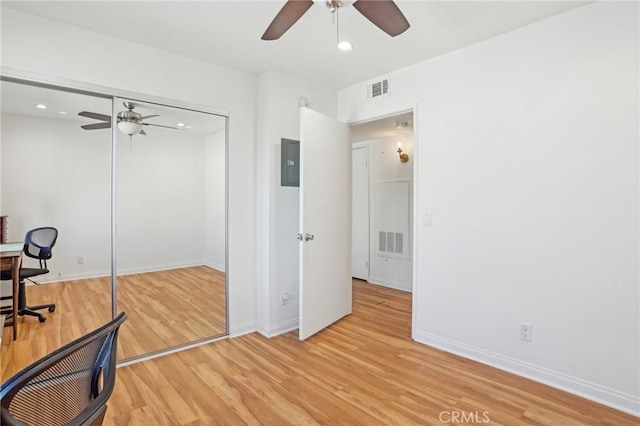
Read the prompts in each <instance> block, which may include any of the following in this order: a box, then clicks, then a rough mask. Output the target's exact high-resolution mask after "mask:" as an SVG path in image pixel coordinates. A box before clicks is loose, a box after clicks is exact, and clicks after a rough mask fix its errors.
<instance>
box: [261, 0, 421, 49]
mask: <svg viewBox="0 0 640 426" xmlns="http://www.w3.org/2000/svg"><path fill="white" fill-rule="evenodd" d="M325 4H326V6H327V7H328V8H329V10H330V11H331V13H335V16H337V12H338V9H340V7H343V4H342V2H341V1H339V0H328V1H327V2H326V3H325ZM311 6H313V1H312V0H288V1H287V2H286V3H285V4H284V6H282V9H280V11H279V12H278V14H277V15H276V17H275V18H273V21H271V24H269V27H267V30H266V31H265V32H264V34H263V35H262V40H277V39H279V38H280V37H282V35H283V34H284V33H286V32H287V31H288V30H289V28H291V27H292V26H293V25H294V24H295V23H296V22H298V20H299V19H300V18H301V17H302V15H304V14H305V13H306V12H307V10H309V9H310V8H311ZM353 7H354V8H355V9H356V10H357V11H358V12H360V13H361V14H362V15H363V16H364V17H365V18H367V19H368V20H369V21H370V22H371V23H372V24H373V25H375V26H376V27H378V28H380V29H381V30H382V31H384V32H385V33H387V34H389V35H390V36H391V37H396V36H398V35H400V34H402V33H403V32H405V31H406V30H408V29H409V27H410V26H411V25H410V24H409V21H407V18H405V16H404V15H403V14H402V11H401V10H400V9H399V8H398V6H397V5H396V4H395V2H393V0H357V1H356V2H354V3H353ZM338 43H340V40H338ZM341 50H342V49H341ZM349 50H350V49H349Z"/></svg>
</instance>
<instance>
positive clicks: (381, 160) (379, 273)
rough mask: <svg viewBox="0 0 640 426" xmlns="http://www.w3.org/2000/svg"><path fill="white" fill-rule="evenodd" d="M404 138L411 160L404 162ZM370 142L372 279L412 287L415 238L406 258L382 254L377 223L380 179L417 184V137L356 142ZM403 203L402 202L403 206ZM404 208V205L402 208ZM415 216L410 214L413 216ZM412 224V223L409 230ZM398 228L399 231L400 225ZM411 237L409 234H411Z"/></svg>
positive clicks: (384, 283) (370, 261) (409, 288)
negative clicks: (398, 150) (412, 249)
mask: <svg viewBox="0 0 640 426" xmlns="http://www.w3.org/2000/svg"><path fill="white" fill-rule="evenodd" d="M400 139H401V140H402V148H403V150H404V151H405V152H406V153H407V154H408V155H409V161H408V162H406V163H401V162H400V160H399V157H398V152H397V149H398V145H397V143H398V140H400ZM362 145H366V146H368V147H369V179H370V183H369V212H370V223H371V226H370V228H369V244H370V246H369V280H368V281H369V282H370V283H372V284H379V285H384V286H386V287H392V288H396V289H399V290H403V291H412V287H413V282H412V275H413V263H412V258H413V257H412V253H411V239H410V238H408V239H407V240H405V241H404V244H405V247H406V248H407V249H408V253H409V257H408V258H406V259H400V258H394V257H393V256H379V255H377V254H376V253H378V245H377V241H378V229H377V228H376V227H375V224H376V217H375V212H374V211H375V205H376V201H375V197H376V194H375V190H376V185H377V184H378V183H379V182H398V181H407V182H409V188H411V187H412V185H413V141H412V140H411V139H410V137H407V136H402V137H393V138H378V139H371V140H368V141H362V142H358V143H357V144H354V146H362ZM411 201H412V194H410V196H409V203H408V205H407V209H408V210H409V212H411V209H412V207H413V206H412V204H411ZM399 207H402V206H399ZM400 210H402V209H400ZM411 219H412V218H411V217H410V218H409V220H411ZM411 229H412V226H411V225H410V226H409V233H410V232H411ZM394 232H399V229H396V230H395V231H394ZM407 237H409V235H407Z"/></svg>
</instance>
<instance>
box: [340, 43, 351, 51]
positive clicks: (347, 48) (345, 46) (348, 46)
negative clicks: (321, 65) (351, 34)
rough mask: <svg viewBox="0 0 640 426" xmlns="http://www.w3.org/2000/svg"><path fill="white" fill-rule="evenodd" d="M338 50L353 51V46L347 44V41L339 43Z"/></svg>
mask: <svg viewBox="0 0 640 426" xmlns="http://www.w3.org/2000/svg"><path fill="white" fill-rule="evenodd" d="M338 49H340V50H341V51H343V52H348V51H350V50H351V49H353V46H351V43H349V42H348V41H341V42H340V43H338Z"/></svg>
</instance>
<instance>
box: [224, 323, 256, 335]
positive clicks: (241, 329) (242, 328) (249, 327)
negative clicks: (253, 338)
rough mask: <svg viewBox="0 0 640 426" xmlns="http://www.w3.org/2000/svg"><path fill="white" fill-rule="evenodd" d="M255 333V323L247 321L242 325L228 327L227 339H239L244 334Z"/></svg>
mask: <svg viewBox="0 0 640 426" xmlns="http://www.w3.org/2000/svg"><path fill="white" fill-rule="evenodd" d="M255 331H256V323H255V321H249V322H245V323H242V324H237V325H231V326H230V327H229V337H240V336H244V335H245V334H249V333H253V332H255Z"/></svg>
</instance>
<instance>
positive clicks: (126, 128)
mask: <svg viewBox="0 0 640 426" xmlns="http://www.w3.org/2000/svg"><path fill="white" fill-rule="evenodd" d="M118 130H120V131H121V132H122V133H124V134H125V135H129V136H133V135H137V134H138V133H140V130H142V124H140V123H136V122H133V121H120V122H119V123H118Z"/></svg>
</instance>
